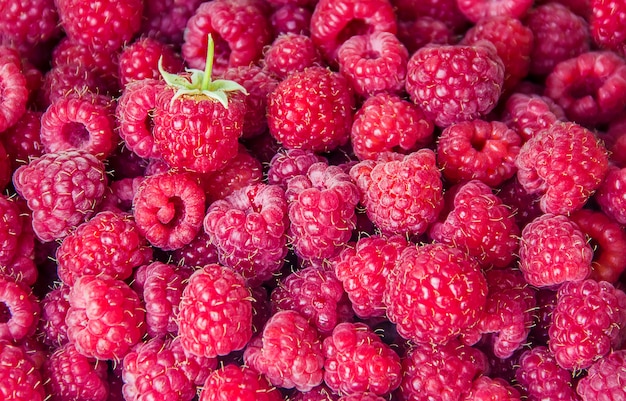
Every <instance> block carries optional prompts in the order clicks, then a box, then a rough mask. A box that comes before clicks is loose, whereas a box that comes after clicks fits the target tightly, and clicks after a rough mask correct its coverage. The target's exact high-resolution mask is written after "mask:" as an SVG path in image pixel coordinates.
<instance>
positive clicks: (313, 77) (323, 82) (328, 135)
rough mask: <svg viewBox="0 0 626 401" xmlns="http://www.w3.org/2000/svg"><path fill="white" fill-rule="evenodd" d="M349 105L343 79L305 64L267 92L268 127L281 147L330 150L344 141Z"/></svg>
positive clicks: (351, 99)
mask: <svg viewBox="0 0 626 401" xmlns="http://www.w3.org/2000/svg"><path fill="white" fill-rule="evenodd" d="M321 94H324V95H323V96H321ZM353 107H354V97H353V94H352V91H351V90H350V86H349V84H348V81H347V80H346V78H344V77H343V76H342V75H341V74H339V73H336V72H332V71H330V70H329V69H327V68H324V67H319V66H314V67H309V68H306V69H305V70H304V71H301V72H294V73H293V74H291V75H289V76H288V77H287V78H285V79H284V80H283V81H281V82H280V83H279V84H278V86H277V87H276V89H275V90H274V91H273V92H272V93H270V95H269V100H268V107H267V113H268V114H267V120H268V126H269V130H270V133H271V134H272V136H273V137H274V138H276V140H278V142H280V143H282V145H283V146H284V147H285V148H302V149H305V150H312V151H315V152H318V151H319V152H325V151H330V150H333V149H335V148H337V147H339V146H342V145H345V144H346V143H347V142H348V139H349V137H350V127H351V125H352V109H353Z"/></svg>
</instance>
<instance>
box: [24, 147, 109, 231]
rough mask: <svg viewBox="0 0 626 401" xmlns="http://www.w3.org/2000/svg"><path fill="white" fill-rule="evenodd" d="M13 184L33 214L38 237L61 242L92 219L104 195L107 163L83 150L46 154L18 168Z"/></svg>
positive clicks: (34, 227)
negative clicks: (79, 226) (72, 231)
mask: <svg viewBox="0 0 626 401" xmlns="http://www.w3.org/2000/svg"><path fill="white" fill-rule="evenodd" d="M13 185H14V186H15V189H16V191H17V193H18V194H20V196H22V197H23V198H24V199H26V201H27V203H28V207H29V209H30V210H32V212H33V214H32V216H33V229H34V230H35V234H36V235H37V238H38V239H39V240H41V241H44V242H48V241H53V240H55V239H62V238H63V237H65V236H66V235H67V234H69V231H70V230H72V229H73V228H75V227H77V226H78V225H80V223H82V222H83V221H85V220H87V219H89V218H90V217H91V216H93V214H94V213H95V210H96V208H97V206H98V204H99V202H100V201H101V199H102V196H103V195H104V192H105V189H106V186H107V179H106V175H105V167H104V164H103V163H102V162H101V161H100V160H98V159H97V158H96V157H95V156H93V155H92V154H91V153H88V152H86V151H84V150H79V149H76V150H68V151H63V152H58V153H46V154H44V155H43V156H41V157H40V158H37V159H34V160H32V161H31V162H30V163H29V164H28V165H25V166H21V167H19V168H18V169H17V170H16V171H15V173H14V174H13Z"/></svg>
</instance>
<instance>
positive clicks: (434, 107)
mask: <svg viewBox="0 0 626 401" xmlns="http://www.w3.org/2000/svg"><path fill="white" fill-rule="evenodd" d="M503 83H504V64H503V63H502V60H501V59H500V57H499V56H498V54H497V51H496V47H495V46H494V45H493V44H492V43H491V42H489V41H482V42H477V43H475V44H474V45H471V46H467V45H441V46H426V47H423V48H421V49H418V50H417V51H416V52H415V53H413V55H412V56H411V57H410V58H409V62H408V64H407V76H406V91H407V92H408V94H409V96H410V97H411V100H412V101H413V102H414V103H415V104H417V105H418V106H420V107H421V108H422V110H424V113H425V114H426V117H428V118H430V119H432V120H433V121H434V122H435V124H436V125H437V126H439V127H447V126H449V125H451V124H454V123H457V122H461V121H466V120H473V119H476V118H480V117H483V116H485V115H487V114H488V113H489V112H490V111H491V110H492V109H493V108H494V107H495V106H496V104H497V102H498V100H499V98H500V94H501V92H502V87H503Z"/></svg>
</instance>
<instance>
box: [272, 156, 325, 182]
mask: <svg viewBox="0 0 626 401" xmlns="http://www.w3.org/2000/svg"><path fill="white" fill-rule="evenodd" d="M324 161H326V159H325V158H324V157H322V156H320V155H317V154H315V153H313V152H312V151H309V150H304V149H279V150H278V151H277V152H276V153H275V154H274V156H273V157H272V159H271V160H270V163H269V168H268V171H267V181H268V182H269V183H270V184H273V185H279V186H281V187H283V188H284V189H287V182H289V180H290V179H291V178H293V177H297V176H299V175H306V172H307V171H308V170H309V167H311V166H312V165H313V164H315V163H318V162H324Z"/></svg>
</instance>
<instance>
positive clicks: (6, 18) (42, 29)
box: [0, 0, 60, 53]
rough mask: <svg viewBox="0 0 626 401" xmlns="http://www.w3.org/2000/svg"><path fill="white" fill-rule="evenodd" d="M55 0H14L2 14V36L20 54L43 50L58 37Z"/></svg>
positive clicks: (0, 18) (0, 33)
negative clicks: (20, 52)
mask: <svg viewBox="0 0 626 401" xmlns="http://www.w3.org/2000/svg"><path fill="white" fill-rule="evenodd" d="M59 31H60V27H59V15H58V13H57V9H56V5H55V3H54V0H39V1H34V2H33V1H21V0H20V1H15V2H12V3H11V7H8V6H7V7H5V8H4V12H3V13H2V15H0V36H2V42H3V43H6V42H8V43H11V45H12V46H14V47H16V48H18V49H19V50H20V51H22V52H24V53H27V50H30V51H40V50H41V47H42V45H43V46H46V45H48V44H50V43H52V42H53V41H54V40H55V39H57V37H58V36H59Z"/></svg>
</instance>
